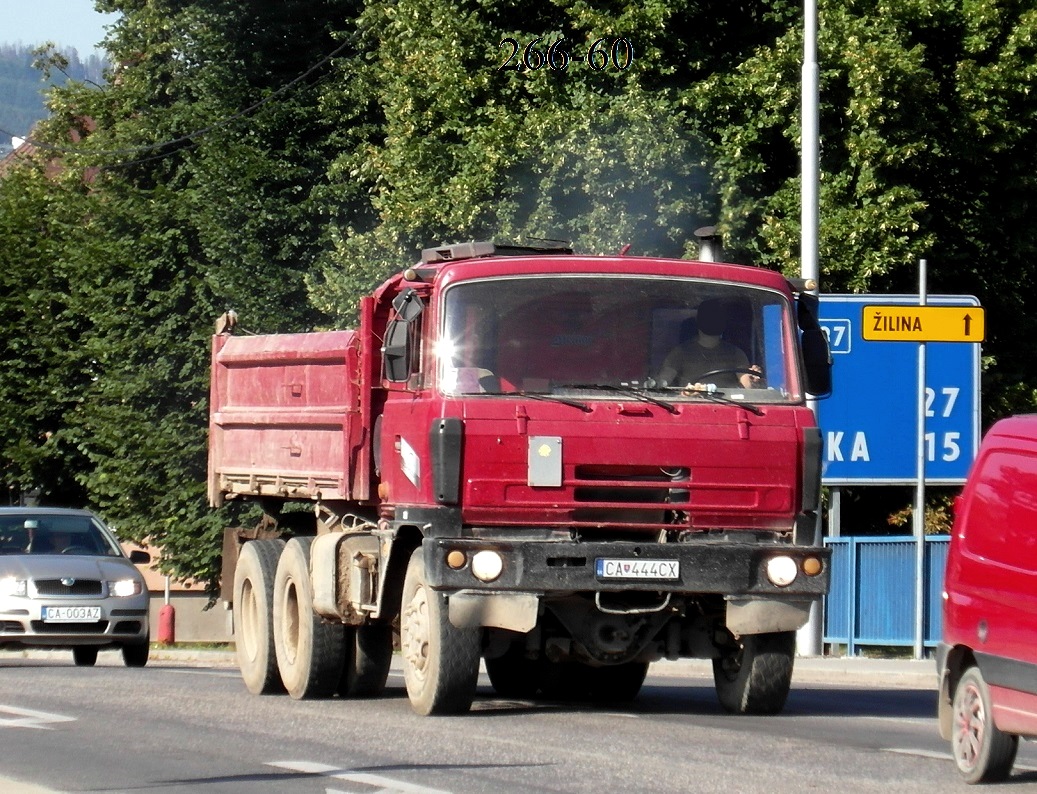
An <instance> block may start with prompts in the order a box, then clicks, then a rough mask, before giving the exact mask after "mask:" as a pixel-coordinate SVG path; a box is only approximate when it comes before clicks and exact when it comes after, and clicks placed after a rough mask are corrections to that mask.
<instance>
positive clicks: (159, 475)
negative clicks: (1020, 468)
mask: <svg viewBox="0 0 1037 794" xmlns="http://www.w3.org/2000/svg"><path fill="white" fill-rule="evenodd" d="M1031 5H1032V4H1030V3H1026V2H1022V0H908V1H907V2H900V3H890V2H888V1H887V0H820V2H819V20H820V30H819V36H818V51H819V52H818V61H819V64H820V83H821V86H820V88H821V90H820V95H821V105H820V129H821V175H822V180H821V188H820V201H821V224H820V240H819V244H820V258H821V262H820V264H821V271H822V290H823V291H831V292H839V291H872V292H883V291H895V292H910V291H913V290H914V289H915V282H916V275H917V260H918V259H919V258H920V257H926V258H927V259H928V260H929V264H930V289H931V290H932V291H933V292H944V293H971V294H976V295H977V296H979V297H980V299H981V301H982V303H983V304H984V305H985V306H986V307H987V312H988V315H987V316H988V323H987V325H988V343H987V345H986V347H985V352H986V353H987V356H988V358H987V363H988V370H987V373H986V376H987V382H986V385H985V397H986V406H987V417H988V418H990V419H992V418H994V417H996V416H999V415H1002V414H1004V413H1007V412H1009V411H1012V410H1020V409H1025V408H1032V407H1033V405H1034V404H1035V392H1034V388H1033V386H1032V383H1033V382H1034V381H1035V377H1034V376H1035V374H1037V373H1035V371H1034V370H1035V368H1037V365H1035V364H1034V363H1033V362H1032V357H1030V356H1028V355H1027V351H1026V350H1025V346H1026V345H1027V344H1028V343H1029V339H1030V338H1031V337H1032V336H1033V334H1032V332H1033V331H1034V328H1033V327H1032V326H1033V324H1034V321H1033V320H1032V319H1031V318H1030V316H1029V313H1028V312H1027V311H1026V306H1027V301H1028V298H1029V296H1030V294H1032V292H1033V290H1032V285H1033V282H1034V265H1033V262H1034V261H1035V257H1034V253H1035V251H1034V246H1035V232H1034V229H1035V228H1037V224H1035V223H1034V222H1033V215H1034V209H1033V201H1032V198H1031V197H1032V196H1033V195H1034V191H1033V187H1034V185H1033V181H1034V179H1035V176H1034V175H1035V173H1037V169H1035V168H1034V162H1033V161H1034V158H1035V156H1037V155H1035V153H1037V145H1035V144H1037V141H1035V140H1034V137H1035V135H1037V123H1035V122H1037V120H1035V107H1034V103H1035V97H1037V90H1035V88H1037V86H1035V76H1037V66H1035V65H1034V64H1037V57H1035V56H1037V53H1035V52H1034V47H1035V31H1037V11H1035V10H1033V9H1032V8H1031ZM98 7H99V9H100V10H103V11H108V12H118V13H120V14H121V17H120V18H119V21H118V22H117V23H116V24H115V25H114V26H113V27H112V29H111V31H110V33H109V36H108V39H107V41H106V42H105V45H104V46H105V48H106V51H107V54H108V60H109V62H110V63H111V64H113V67H112V69H111V72H110V73H109V74H108V75H107V78H108V79H107V85H105V87H104V88H101V89H99V88H97V87H96V86H93V85H89V84H87V83H75V82H73V83H70V84H68V85H65V86H64V87H61V88H59V89H55V90H53V91H52V92H51V95H50V106H51V111H52V116H51V119H50V120H49V122H48V123H47V124H46V125H45V127H44V128H43V129H41V130H40V133H39V135H38V138H39V140H38V143H39V144H41V147H42V148H38V149H37V156H36V158H35V159H30V158H16V160H17V161H18V162H17V163H16V164H15V165H12V166H8V167H6V168H5V169H4V172H3V175H2V176H3V178H2V179H0V242H2V245H0V265H2V269H0V280H2V283H3V293H2V294H3V297H2V298H0V340H2V343H3V345H4V347H5V352H6V355H5V357H4V361H3V364H2V366H3V373H2V374H3V376H4V377H3V378H2V379H0V430H2V431H3V442H2V446H0V455H2V458H0V467H2V471H3V472H4V478H5V482H6V484H7V485H8V487H9V488H12V489H14V490H13V491H12V493H15V492H17V490H18V489H19V488H23V489H28V488H39V489H40V490H41V492H42V494H43V498H45V499H46V500H48V501H51V502H61V503H66V504H69V503H72V504H89V505H91V506H93V507H95V508H96V509H98V510H99V511H100V512H102V513H103V514H104V515H105V516H106V517H108V518H109V519H111V520H112V521H113V522H114V523H116V525H117V526H119V527H120V528H121V529H122V530H123V531H124V533H126V534H128V535H130V536H132V537H135V538H144V537H150V538H153V539H154V540H156V541H157V542H159V543H161V544H162V545H163V547H164V548H166V549H167V550H168V551H169V552H170V553H171V556H170V558H169V560H168V565H169V567H170V569H171V571H172V572H173V573H175V574H177V575H181V576H193V577H196V578H201V579H206V580H211V579H213V578H214V577H215V574H216V570H217V563H218V559H217V558H218V554H219V543H218V533H219V530H220V528H221V527H222V526H223V525H225V524H227V523H228V522H230V521H236V520H238V517H237V516H234V515H231V514H228V513H226V512H223V513H220V512H214V511H210V510H209V509H208V508H207V506H206V504H205V495H204V483H205V462H206V461H205V458H206V423H207V412H208V403H207V399H208V392H207V384H208V355H209V352H208V336H209V333H210V328H211V323H212V321H213V320H214V319H215V317H216V316H217V315H218V314H219V313H221V312H222V311H224V310H225V309H228V308H233V309H235V310H236V311H237V312H238V313H239V316H240V317H241V319H242V324H243V325H244V326H245V327H246V328H248V329H252V330H257V331H263V332H271V331H297V330H306V329H309V328H313V327H318V326H329V325H330V326H340V325H343V324H347V323H350V322H352V321H353V313H354V311H355V306H356V300H357V298H358V297H359V296H360V295H362V294H364V293H365V292H367V291H368V290H369V289H370V288H371V287H372V286H374V285H375V284H376V283H377V282H378V281H380V280H381V279H382V278H383V277H384V276H385V275H387V274H388V273H390V272H392V271H394V270H396V269H398V268H400V267H401V266H403V265H406V264H409V263H410V262H412V261H413V260H414V258H415V256H416V254H417V252H418V250H419V249H420V248H421V247H423V246H425V245H430V244H438V243H443V242H452V241H458V240H465V239H473V238H496V239H498V240H507V241H510V242H518V243H521V242H524V241H528V240H530V239H540V238H551V239H564V240H568V241H570V242H571V243H572V244H573V245H574V246H575V247H576V248H577V249H578V250H581V251H586V252H592V253H594V252H609V251H615V250H618V249H619V248H620V247H621V246H623V245H625V244H627V243H630V244H632V246H633V251H634V252H635V253H649V254H663V255H691V254H692V253H693V252H694V250H695V241H694V239H693V232H694V230H695V229H696V228H697V227H699V226H703V225H709V224H713V223H716V224H717V226H718V228H719V229H720V231H721V232H722V234H723V236H724V240H725V247H726V249H727V251H728V252H729V258H730V259H732V260H735V261H749V262H754V263H756V264H759V265H761V266H764V267H769V268H774V269H780V270H783V271H784V272H786V273H788V274H790V275H791V274H796V273H798V271H799V235H800V220H799V213H800V192H799V168H800V163H799V136H800V128H801V127H800V124H801V110H800V74H801V65H802V47H803V34H802V19H801V14H802V10H801V4H800V3H798V2H788V1H787V0H768V2H749V1H748V0H732V1H731V2H725V3H697V2H691V0H672V2H664V1H663V0H647V1H646V2H636V3H635V2H633V1H632V0H612V2H609V3H590V2H585V0H576V1H575V2H574V1H573V0H552V1H551V2H547V3H540V4H532V5H531V4H529V3H525V2H520V1H519V0H465V1H464V2H461V0H392V1H390V0H368V2H360V1H359V0H284V2H280V3H268V4H256V3H252V2H247V0H206V1H205V2H202V0H99V2H98ZM509 40H511V41H513V42H514V47H515V50H516V52H515V58H513V59H511V61H510V62H509V65H508V67H507V68H502V67H503V64H504V63H505V61H506V60H507V59H508V56H509V54H511V51H512V45H511V44H510V43H509ZM614 48H615V49H614ZM592 50H594V51H596V52H598V55H599V56H601V55H603V54H604V58H605V60H604V62H602V61H601V59H600V58H598V56H594V55H593V53H592ZM628 51H629V52H630V53H631V55H632V57H631V58H630V59H629V64H628V63H627V58H626V54H627V52H628ZM588 57H591V60H590V61H588ZM596 58H597V59H596ZM517 64H523V66H524V68H523V69H522V70H521V71H520V70H518V69H516V68H513V67H514V66H515V65H517ZM563 66H564V68H562V67H563ZM620 66H622V67H623V68H619V67H620ZM596 67H603V68H596ZM88 119H89V120H91V121H88ZM70 132H71V135H70ZM71 141H78V142H77V143H72V142H71ZM46 146H53V147H56V148H55V149H54V150H48V149H46V148H45V147H46ZM70 150H71V151H70ZM57 163H60V168H56V167H55V165H56V164H57Z"/></svg>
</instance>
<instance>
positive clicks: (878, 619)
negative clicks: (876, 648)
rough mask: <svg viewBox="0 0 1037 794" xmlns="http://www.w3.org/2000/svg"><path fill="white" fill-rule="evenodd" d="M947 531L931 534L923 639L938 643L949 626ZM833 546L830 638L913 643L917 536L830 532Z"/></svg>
mask: <svg viewBox="0 0 1037 794" xmlns="http://www.w3.org/2000/svg"><path fill="white" fill-rule="evenodd" d="M949 540H950V538H949V537H948V536H947V535H933V536H927V537H926V539H925V560H924V570H923V576H924V577H925V589H924V599H923V600H924V604H923V632H922V633H923V644H924V645H925V647H927V648H931V647H935V646H936V643H937V642H939V640H940V635H941V632H942V629H943V616H942V603H941V601H942V599H941V593H942V591H943V569H944V566H945V565H946V563H947V548H948V541H949ZM825 545H826V546H828V547H829V548H831V549H832V568H831V574H832V578H831V588H830V590H829V593H828V597H827V598H826V599H825V627H824V642H825V643H827V644H838V645H845V646H846V653H847V655H854V654H856V653H857V648H858V646H861V645H913V644H914V641H915V539H914V538H913V537H843V538H825Z"/></svg>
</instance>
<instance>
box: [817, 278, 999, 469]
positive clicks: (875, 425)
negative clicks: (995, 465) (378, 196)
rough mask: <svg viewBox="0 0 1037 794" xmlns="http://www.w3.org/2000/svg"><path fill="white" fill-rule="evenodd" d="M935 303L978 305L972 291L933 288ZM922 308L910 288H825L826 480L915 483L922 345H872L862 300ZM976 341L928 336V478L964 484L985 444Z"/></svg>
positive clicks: (821, 409)
mask: <svg viewBox="0 0 1037 794" xmlns="http://www.w3.org/2000/svg"><path fill="white" fill-rule="evenodd" d="M927 303H928V304H929V305H931V306H978V305H979V301H978V300H976V298H974V297H972V296H971V295H931V296H929V297H928V298H927ZM877 304H888V305H894V306H910V305H915V306H917V305H918V297H917V296H912V295H832V294H828V295H821V326H822V327H823V328H824V329H825V333H826V334H827V335H828V342H829V346H830V348H831V351H832V396H831V397H829V398H827V399H824V400H820V401H819V402H818V418H819V422H820V425H821V435H822V438H823V439H824V466H823V469H822V481H823V483H824V484H825V485H854V484H862V483H863V484H883V485H911V484H914V483H917V481H918V471H917V470H918V449H917V445H918V344H917V343H914V342H869V341H865V340H864V338H863V336H862V329H861V317H862V311H863V307H864V306H866V305H877ZM979 348H980V346H979V345H978V344H974V343H969V342H927V343H926V373H925V394H926V399H925V405H926V411H925V482H926V483H928V484H931V485H952V484H957V483H961V482H964V481H965V476H966V475H967V474H968V471H969V466H970V465H971V464H972V461H973V459H974V458H975V456H976V451H977V449H978V448H979V441H980V430H979V361H980V349H979Z"/></svg>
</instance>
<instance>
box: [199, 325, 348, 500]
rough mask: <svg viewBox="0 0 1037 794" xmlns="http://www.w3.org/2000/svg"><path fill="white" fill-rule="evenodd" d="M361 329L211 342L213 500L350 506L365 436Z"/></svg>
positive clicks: (222, 337) (223, 337) (219, 338)
mask: <svg viewBox="0 0 1037 794" xmlns="http://www.w3.org/2000/svg"><path fill="white" fill-rule="evenodd" d="M359 355H360V347H359V344H358V338H357V333H356V332H355V331H328V332H323V333H306V334H273V335H265V336H230V335H225V334H221V335H217V336H215V337H213V346H212V375H211V378H212V383H211V393H210V421H209V502H210V504H212V505H213V506H219V505H220V504H222V503H223V501H224V499H226V498H233V497H234V496H235V495H249V496H272V497H277V498H282V499H283V498H296V499H321V500H338V499H348V498H350V489H351V481H352V479H353V478H354V476H355V471H353V470H352V468H355V465H356V464H355V461H356V459H357V451H358V449H359V447H360V445H361V444H362V443H363V441H364V438H365V436H364V434H363V433H362V431H361V422H362V420H361V416H360V409H361V396H360V367H359Z"/></svg>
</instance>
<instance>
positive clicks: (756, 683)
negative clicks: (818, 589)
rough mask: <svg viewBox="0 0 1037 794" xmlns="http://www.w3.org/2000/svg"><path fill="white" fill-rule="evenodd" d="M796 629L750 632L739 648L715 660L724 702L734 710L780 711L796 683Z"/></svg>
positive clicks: (743, 712)
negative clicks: (794, 674) (793, 673)
mask: <svg viewBox="0 0 1037 794" xmlns="http://www.w3.org/2000/svg"><path fill="white" fill-rule="evenodd" d="M795 652H796V632H794V631H776V632H773V633H769V634H746V635H744V636H743V637H741V638H740V639H739V640H738V645H737V647H736V649H734V650H732V651H730V652H729V653H726V654H725V655H724V656H722V657H721V658H719V659H714V660H713V681H714V683H715V684H716V691H717V698H719V700H720V705H721V706H723V707H724V709H725V710H726V711H729V712H731V713H732V714H777V713H778V712H780V711H781V710H782V709H783V708H784V707H785V700H786V699H787V698H788V696H789V689H790V688H791V686H792V664H793V661H794V658H795Z"/></svg>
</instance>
